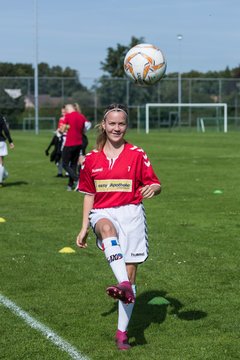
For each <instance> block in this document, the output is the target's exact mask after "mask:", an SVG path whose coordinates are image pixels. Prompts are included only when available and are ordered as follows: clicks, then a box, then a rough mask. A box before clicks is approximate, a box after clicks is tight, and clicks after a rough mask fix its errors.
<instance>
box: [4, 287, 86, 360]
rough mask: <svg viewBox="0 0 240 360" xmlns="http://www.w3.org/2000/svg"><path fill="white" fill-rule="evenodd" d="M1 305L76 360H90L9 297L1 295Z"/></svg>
mask: <svg viewBox="0 0 240 360" xmlns="http://www.w3.org/2000/svg"><path fill="white" fill-rule="evenodd" d="M0 304H2V305H3V306H5V307H6V308H8V309H9V310H11V311H12V312H13V313H14V314H15V315H17V316H18V317H20V318H21V319H23V320H24V321H25V322H26V323H27V324H28V325H29V326H31V328H33V329H36V330H38V331H39V332H40V333H42V334H43V335H44V336H45V337H46V338H47V339H48V340H49V341H51V342H52V343H53V344H55V345H56V346H57V347H58V348H60V349H61V350H63V351H65V352H66V353H68V355H69V356H70V357H71V358H72V359H74V360H89V358H88V357H86V356H84V355H82V354H81V353H79V352H78V351H77V349H75V348H74V347H73V346H72V345H71V344H69V343H68V342H67V341H65V340H64V339H62V338H61V337H60V336H58V335H57V334H56V333H55V332H54V331H53V330H51V329H50V328H49V327H47V326H45V325H43V324H42V323H40V322H39V321H37V320H36V319H34V318H33V317H31V316H30V315H28V313H27V312H26V311H24V310H22V309H21V308H20V307H18V306H17V305H16V304H15V303H14V302H12V301H11V300H9V299H8V298H7V297H5V296H3V295H2V294H0Z"/></svg>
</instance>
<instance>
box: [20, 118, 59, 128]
mask: <svg viewBox="0 0 240 360" xmlns="http://www.w3.org/2000/svg"><path fill="white" fill-rule="evenodd" d="M38 120H39V129H40V130H56V118H55V117H39V118H38ZM22 129H23V130H24V131H26V130H34V129H35V117H25V118H23V123H22Z"/></svg>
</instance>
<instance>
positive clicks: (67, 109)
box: [65, 104, 76, 113]
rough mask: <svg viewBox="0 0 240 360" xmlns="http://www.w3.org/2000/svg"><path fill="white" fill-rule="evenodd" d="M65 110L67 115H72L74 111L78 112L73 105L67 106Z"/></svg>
mask: <svg viewBox="0 0 240 360" xmlns="http://www.w3.org/2000/svg"><path fill="white" fill-rule="evenodd" d="M65 110H66V113H71V112H73V111H76V110H75V108H74V106H73V105H72V104H67V105H65Z"/></svg>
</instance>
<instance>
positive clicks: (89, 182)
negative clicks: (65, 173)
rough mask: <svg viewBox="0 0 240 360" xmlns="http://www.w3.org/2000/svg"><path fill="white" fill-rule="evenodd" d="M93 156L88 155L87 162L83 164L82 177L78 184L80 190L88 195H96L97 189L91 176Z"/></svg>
mask: <svg viewBox="0 0 240 360" xmlns="http://www.w3.org/2000/svg"><path fill="white" fill-rule="evenodd" d="M90 157H91V154H88V155H86V157H85V160H84V162H83V164H82V167H81V171H80V177H79V182H78V190H79V191H80V192H83V193H87V194H93V195H94V194H95V193H96V188H95V184H94V180H93V178H92V176H91V170H90V169H91V166H90V163H91V158H90Z"/></svg>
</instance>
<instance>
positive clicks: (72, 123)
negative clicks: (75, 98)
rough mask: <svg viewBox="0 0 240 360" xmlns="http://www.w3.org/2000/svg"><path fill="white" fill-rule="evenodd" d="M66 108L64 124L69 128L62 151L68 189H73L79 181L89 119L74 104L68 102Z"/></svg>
mask: <svg viewBox="0 0 240 360" xmlns="http://www.w3.org/2000/svg"><path fill="white" fill-rule="evenodd" d="M65 109H66V114H65V117H64V121H63V125H65V126H66V127H67V129H68V130H67V135H66V141H65V144H64V148H63V152H62V164H63V168H64V169H65V170H66V172H67V173H68V175H69V177H68V187H67V190H68V191H71V190H73V188H74V183H75V182H77V181H78V173H77V165H78V159H79V155H80V152H81V150H82V146H83V134H84V131H85V124H86V123H87V122H88V120H87V118H86V117H85V116H84V115H83V114H80V113H79V112H78V111H76V109H75V107H74V105H72V104H67V105H66V106H65Z"/></svg>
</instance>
